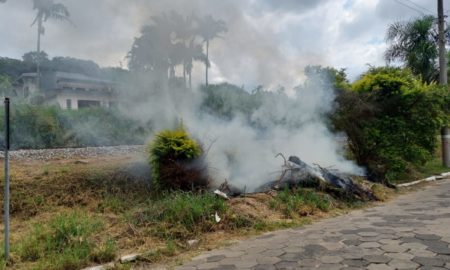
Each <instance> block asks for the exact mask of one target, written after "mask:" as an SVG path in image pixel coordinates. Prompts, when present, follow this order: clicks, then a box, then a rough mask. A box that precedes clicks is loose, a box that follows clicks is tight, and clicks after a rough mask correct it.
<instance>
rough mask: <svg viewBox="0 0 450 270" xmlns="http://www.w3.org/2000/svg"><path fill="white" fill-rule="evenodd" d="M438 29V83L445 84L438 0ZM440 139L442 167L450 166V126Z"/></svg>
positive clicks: (441, 12)
mask: <svg viewBox="0 0 450 270" xmlns="http://www.w3.org/2000/svg"><path fill="white" fill-rule="evenodd" d="M437 4H438V5H437V6H438V30H439V84H440V85H442V86H444V87H445V86H446V87H447V88H448V86H447V83H448V81H447V57H446V54H447V52H446V50H445V36H444V32H445V17H444V1H443V0H438V1H437ZM441 140H442V163H443V165H444V167H449V168H450V128H449V127H443V128H442V129H441Z"/></svg>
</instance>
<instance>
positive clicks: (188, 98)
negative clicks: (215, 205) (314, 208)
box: [126, 74, 363, 191]
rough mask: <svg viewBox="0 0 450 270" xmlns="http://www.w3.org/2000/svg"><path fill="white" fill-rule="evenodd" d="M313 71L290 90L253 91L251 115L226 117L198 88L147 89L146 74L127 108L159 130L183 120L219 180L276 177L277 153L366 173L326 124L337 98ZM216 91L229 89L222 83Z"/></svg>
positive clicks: (251, 185)
mask: <svg viewBox="0 0 450 270" xmlns="http://www.w3.org/2000/svg"><path fill="white" fill-rule="evenodd" d="M310 76H311V77H310V78H308V80H307V81H306V82H305V83H304V84H302V85H301V87H298V88H296V89H292V90H291V91H290V92H291V94H289V95H288V94H286V93H285V92H281V91H280V92H278V93H277V92H266V91H262V92H259V93H257V94H253V95H252V100H257V99H258V98H259V99H260V104H259V105H258V106H257V108H256V109H255V110H253V111H251V112H250V114H249V115H247V116H246V115H244V114H240V113H236V114H234V116H232V117H231V118H228V119H224V118H222V117H219V116H217V115H214V114H212V113H208V112H207V110H204V109H202V104H203V102H204V99H205V98H206V96H205V94H204V92H202V91H200V90H199V89H195V90H192V91H191V90H187V89H176V88H168V89H159V90H157V89H156V88H151V87H150V88H146V87H145V85H151V81H149V79H148V78H147V79H144V81H140V82H139V86H137V84H134V85H133V87H132V88H134V89H135V92H134V93H130V92H128V95H127V97H128V98H130V95H131V96H133V95H137V96H139V97H141V98H137V99H131V100H134V101H133V103H132V104H129V105H127V106H126V113H127V114H129V115H131V116H132V117H135V118H139V119H140V120H141V121H150V122H151V123H152V124H153V127H154V130H155V131H159V130H161V129H164V128H174V127H175V126H176V125H177V123H179V121H180V120H182V122H183V124H184V125H185V127H186V128H187V129H188V131H189V133H190V134H191V135H192V136H193V137H195V138H196V139H197V140H199V141H200V142H201V143H202V144H203V148H204V150H205V151H206V153H205V155H206V156H205V162H206V165H207V168H208V173H209V175H210V177H211V178H212V179H213V180H214V184H215V185H218V184H220V183H222V182H223V181H225V180H227V181H228V182H229V183H232V184H233V185H235V186H237V187H239V188H245V189H246V190H247V191H253V190H254V189H255V188H257V187H259V186H261V185H262V184H264V183H267V182H268V181H272V180H276V179H277V178H278V177H279V175H280V173H281V165H283V160H282V159H281V158H275V156H276V155H277V154H278V153H283V154H284V155H286V156H288V155H297V156H299V157H300V158H301V159H302V160H304V161H305V162H307V163H309V164H314V163H317V164H320V165H321V166H323V167H333V168H335V169H338V170H340V171H342V172H345V173H352V174H362V173H363V170H362V169H361V168H359V167H358V166H356V165H355V164H354V163H353V162H351V161H349V160H346V159H345V158H344V157H343V153H344V149H343V146H344V145H343V143H342V134H333V133H332V132H331V131H330V130H329V128H328V126H327V117H326V116H327V115H328V114H329V113H332V112H333V109H334V99H335V96H334V92H333V89H332V88H331V84H330V83H328V82H326V81H324V78H323V76H320V75H319V74H315V75H310ZM135 83H136V82H135ZM137 89H140V90H137ZM216 91H230V89H227V87H226V86H224V87H222V88H219V89H216ZM144 96H145V97H147V100H144V99H143V98H142V97H144ZM138 100H139V101H138ZM249 106H250V104H249Z"/></svg>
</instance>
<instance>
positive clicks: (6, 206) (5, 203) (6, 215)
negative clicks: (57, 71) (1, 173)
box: [3, 97, 10, 262]
mask: <svg viewBox="0 0 450 270" xmlns="http://www.w3.org/2000/svg"><path fill="white" fill-rule="evenodd" d="M4 102H5V191H4V192H5V193H4V199H3V207H4V209H3V211H4V213H3V215H4V226H5V261H6V262H8V260H9V147H10V142H9V138H10V136H9V132H10V131H9V98H7V97H6V98H5V101H4Z"/></svg>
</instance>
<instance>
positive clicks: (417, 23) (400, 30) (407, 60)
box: [385, 16, 439, 82]
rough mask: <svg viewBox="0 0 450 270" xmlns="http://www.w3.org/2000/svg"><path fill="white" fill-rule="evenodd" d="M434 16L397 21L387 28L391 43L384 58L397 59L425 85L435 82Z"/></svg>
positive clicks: (387, 38) (436, 71)
mask: <svg viewBox="0 0 450 270" xmlns="http://www.w3.org/2000/svg"><path fill="white" fill-rule="evenodd" d="M434 26H435V23H434V17H433V16H424V17H422V18H419V19H416V20H412V21H408V22H396V23H394V24H392V25H390V26H389V28H388V31H387V34H386V40H387V41H388V42H389V43H390V46H389V47H388V49H387V51H386V52H385V58H386V60H387V61H388V62H391V61H394V60H400V61H402V62H404V64H405V66H406V67H409V68H410V69H411V70H412V72H413V73H414V74H415V75H419V76H421V77H422V80H423V81H425V82H431V81H434V80H436V79H437V76H438V69H437V58H438V56H439V54H438V49H437V32H436V28H435V27H434Z"/></svg>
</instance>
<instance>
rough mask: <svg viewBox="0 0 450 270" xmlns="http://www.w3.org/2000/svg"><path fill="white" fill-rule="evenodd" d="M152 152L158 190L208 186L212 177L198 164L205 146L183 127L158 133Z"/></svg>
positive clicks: (152, 164) (154, 186) (154, 182)
mask: <svg viewBox="0 0 450 270" xmlns="http://www.w3.org/2000/svg"><path fill="white" fill-rule="evenodd" d="M148 152H149V161H150V164H151V167H152V178H153V188H154V189H155V190H164V189H175V190H177V189H182V190H192V189H197V188H203V187H206V186H207V185H208V180H207V179H206V178H205V177H204V176H203V173H202V170H201V169H200V168H199V166H198V164H197V163H195V162H196V161H198V158H199V157H200V156H201V154H202V149H201V147H200V145H199V144H198V143H197V142H196V141H195V140H194V139H192V138H191V137H190V136H189V134H188V133H187V131H186V130H185V129H184V127H183V126H180V127H178V128H177V129H175V130H163V131H161V132H159V133H158V134H156V135H155V139H154V140H153V142H151V143H150V145H149V147H148Z"/></svg>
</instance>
